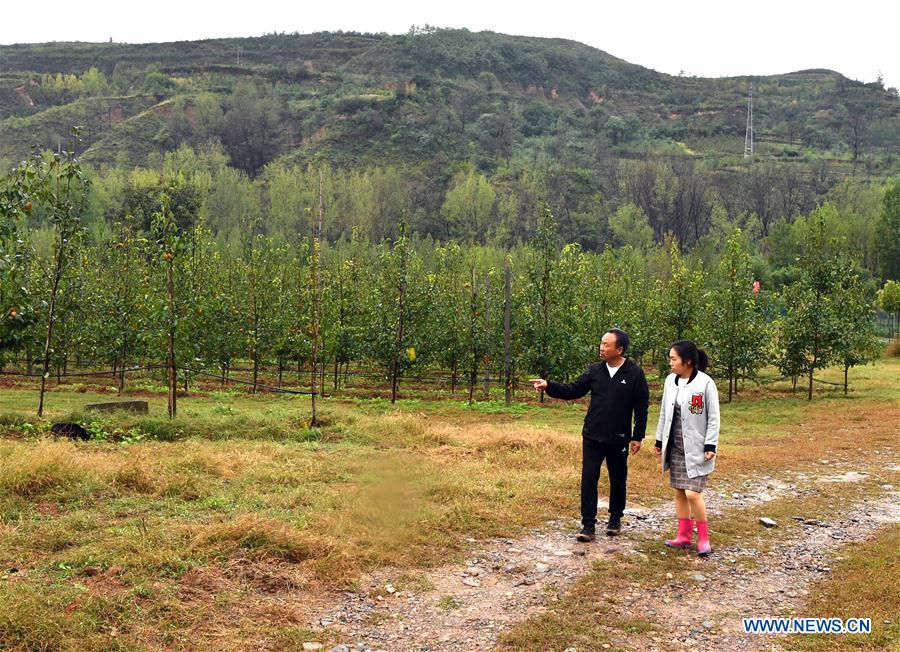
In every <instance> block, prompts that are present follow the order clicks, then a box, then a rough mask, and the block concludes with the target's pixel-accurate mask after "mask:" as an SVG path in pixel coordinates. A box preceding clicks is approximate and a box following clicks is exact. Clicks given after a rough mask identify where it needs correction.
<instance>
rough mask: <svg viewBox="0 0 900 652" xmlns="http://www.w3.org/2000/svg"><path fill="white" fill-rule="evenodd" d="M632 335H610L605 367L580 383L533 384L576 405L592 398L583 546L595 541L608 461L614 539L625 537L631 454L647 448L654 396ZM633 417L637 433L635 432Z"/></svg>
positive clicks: (603, 353) (585, 448)
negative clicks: (633, 350)
mask: <svg viewBox="0 0 900 652" xmlns="http://www.w3.org/2000/svg"><path fill="white" fill-rule="evenodd" d="M628 341H629V339H628V334H627V333H625V332H624V331H621V330H619V329H618V328H611V329H610V330H608V331H607V332H606V333H605V334H604V335H603V337H602V338H601V340H600V357H601V358H602V360H603V361H602V362H598V363H595V364H592V365H591V366H590V367H588V369H587V371H585V372H584V373H583V374H582V375H581V377H580V378H578V379H577V380H576V381H575V382H573V383H569V384H562V383H556V382H553V381H552V380H551V381H547V380H544V379H543V378H536V379H533V380H532V381H531V384H532V385H533V386H534V388H535V389H536V390H538V391H545V392H547V394H548V395H549V396H552V397H553V398H560V399H563V400H566V401H571V400H573V399H576V398H580V397H582V396H584V395H585V394H587V393H588V392H590V393H591V404H590V407H588V411H587V415H586V416H585V417H584V428H583V429H582V431H581V435H582V459H581V525H582V528H581V531H580V532H579V533H578V535H577V536H576V538H577V539H578V540H579V541H593V540H594V537H595V528H596V523H597V483H598V482H599V481H600V466H601V465H602V464H603V460H604V459H605V460H606V468H607V471H608V472H609V522H608V523H607V525H606V533H607V534H608V535H615V534H619V532H621V531H622V514H623V513H624V512H625V481H626V479H627V477H628V449H629V446H630V448H631V454H632V455H634V454H635V453H637V452H638V450H640V448H641V440H642V439H643V438H644V432H645V430H646V428H647V407H648V404H649V402H650V390H649V388H648V387H647V378H646V377H645V376H644V370H643V369H641V367H640V366H639V365H637V364H636V363H635V362H634V361H633V360H631V359H630V358H627V357H625V353H626V352H627V351H628ZM632 416H633V418H634V428H633V429H632V426H631V424H632Z"/></svg>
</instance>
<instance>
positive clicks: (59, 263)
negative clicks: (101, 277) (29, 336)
mask: <svg viewBox="0 0 900 652" xmlns="http://www.w3.org/2000/svg"><path fill="white" fill-rule="evenodd" d="M64 261H65V254H64V251H63V245H62V244H61V245H60V247H59V251H57V252H56V271H55V273H54V274H53V286H52V288H51V289H50V306H49V310H48V313H47V337H46V338H45V339H44V373H43V374H41V394H40V397H39V399H38V416H39V417H41V416H44V392H45V391H46V386H47V376H48V375H49V374H50V345H51V343H52V341H53V319H54V317H55V309H56V293H57V291H58V290H59V281H60V279H61V278H62V271H63V262H64Z"/></svg>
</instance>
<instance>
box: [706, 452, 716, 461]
mask: <svg viewBox="0 0 900 652" xmlns="http://www.w3.org/2000/svg"><path fill="white" fill-rule="evenodd" d="M715 456H716V454H715V453H714V452H712V451H706V452H705V453H703V457H705V458H706V461H707V462H709V461H710V460H711V459H712V458H714V457H715Z"/></svg>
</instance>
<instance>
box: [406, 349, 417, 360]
mask: <svg viewBox="0 0 900 652" xmlns="http://www.w3.org/2000/svg"><path fill="white" fill-rule="evenodd" d="M406 355H407V356H409V361H410V362H415V361H416V347H414V346H411V347H409V348H408V349H406Z"/></svg>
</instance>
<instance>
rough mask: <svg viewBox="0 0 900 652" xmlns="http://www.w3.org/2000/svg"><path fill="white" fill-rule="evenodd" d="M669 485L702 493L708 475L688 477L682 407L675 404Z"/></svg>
mask: <svg viewBox="0 0 900 652" xmlns="http://www.w3.org/2000/svg"><path fill="white" fill-rule="evenodd" d="M666 453H667V455H668V456H669V486H670V487H672V488H673V489H687V490H689V491H696V492H697V493H700V492H701V491H703V490H704V489H706V481H707V480H708V479H709V476H708V475H699V476H697V477H696V478H691V477H688V472H687V465H686V464H685V461H684V435H682V432H681V408H680V407H679V406H678V405H676V406H675V414H673V415H672V431H671V433H669V448H668V450H667V452H666Z"/></svg>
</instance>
